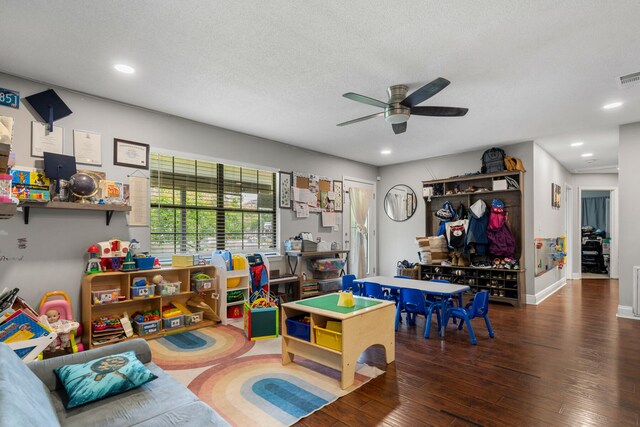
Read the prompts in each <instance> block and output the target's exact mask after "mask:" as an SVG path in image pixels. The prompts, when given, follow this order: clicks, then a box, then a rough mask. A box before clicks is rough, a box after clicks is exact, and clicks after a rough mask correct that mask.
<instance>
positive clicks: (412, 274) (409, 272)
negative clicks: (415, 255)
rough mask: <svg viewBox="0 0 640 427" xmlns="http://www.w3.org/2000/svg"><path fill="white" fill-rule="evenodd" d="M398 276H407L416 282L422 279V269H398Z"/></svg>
mask: <svg viewBox="0 0 640 427" xmlns="http://www.w3.org/2000/svg"><path fill="white" fill-rule="evenodd" d="M396 274H397V275H398V276H406V277H409V278H411V279H414V280H419V279H420V269H419V268H401V267H398V270H397V272H396Z"/></svg>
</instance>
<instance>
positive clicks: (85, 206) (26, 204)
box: [20, 201, 131, 225]
mask: <svg viewBox="0 0 640 427" xmlns="http://www.w3.org/2000/svg"><path fill="white" fill-rule="evenodd" d="M20 206H21V207H22V210H23V211H24V223H25V224H29V213H30V211H31V208H36V209H66V210H84V211H101V212H105V214H106V217H107V225H109V223H111V217H112V216H113V213H114V212H129V211H130V210H131V206H123V205H112V204H104V205H97V204H93V203H74V202H32V201H22V202H20Z"/></svg>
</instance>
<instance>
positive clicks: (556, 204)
mask: <svg viewBox="0 0 640 427" xmlns="http://www.w3.org/2000/svg"><path fill="white" fill-rule="evenodd" d="M561 195H562V191H561V187H560V186H559V185H558V184H554V183H551V207H552V208H556V209H560V201H561V199H562V196H561Z"/></svg>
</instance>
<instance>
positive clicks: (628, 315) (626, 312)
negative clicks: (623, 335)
mask: <svg viewBox="0 0 640 427" xmlns="http://www.w3.org/2000/svg"><path fill="white" fill-rule="evenodd" d="M616 317H621V318H623V319H632V320H640V317H639V316H635V315H634V314H633V307H631V306H630V305H619V306H618V313H616Z"/></svg>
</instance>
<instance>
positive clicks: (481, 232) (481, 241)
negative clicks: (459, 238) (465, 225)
mask: <svg viewBox="0 0 640 427" xmlns="http://www.w3.org/2000/svg"><path fill="white" fill-rule="evenodd" d="M469 218H470V219H469V230H468V232H467V239H466V241H465V245H466V246H467V247H473V248H475V250H476V254H477V255H480V256H484V255H486V254H487V249H488V247H489V238H488V237H487V228H488V226H489V214H488V213H487V204H486V203H485V202H484V200H482V199H481V200H478V201H477V202H475V203H474V204H473V205H471V208H469Z"/></svg>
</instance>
